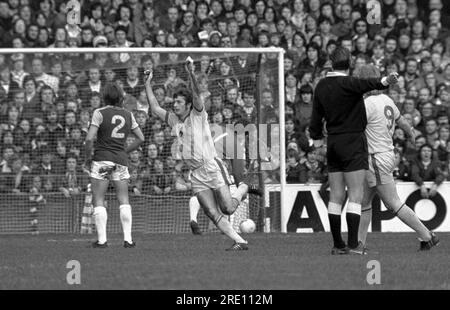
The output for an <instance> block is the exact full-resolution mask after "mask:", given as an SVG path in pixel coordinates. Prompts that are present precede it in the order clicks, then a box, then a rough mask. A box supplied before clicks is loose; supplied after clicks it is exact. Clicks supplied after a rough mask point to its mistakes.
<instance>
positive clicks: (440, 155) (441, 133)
mask: <svg viewBox="0 0 450 310" xmlns="http://www.w3.org/2000/svg"><path fill="white" fill-rule="evenodd" d="M449 128H450V127H449V125H448V124H447V125H442V126H441V127H439V129H438V139H436V141H435V143H434V144H433V145H432V146H433V150H435V151H436V154H437V159H438V160H439V161H440V162H441V163H445V162H447V161H448V160H449V159H450V157H449V153H450V131H449Z"/></svg>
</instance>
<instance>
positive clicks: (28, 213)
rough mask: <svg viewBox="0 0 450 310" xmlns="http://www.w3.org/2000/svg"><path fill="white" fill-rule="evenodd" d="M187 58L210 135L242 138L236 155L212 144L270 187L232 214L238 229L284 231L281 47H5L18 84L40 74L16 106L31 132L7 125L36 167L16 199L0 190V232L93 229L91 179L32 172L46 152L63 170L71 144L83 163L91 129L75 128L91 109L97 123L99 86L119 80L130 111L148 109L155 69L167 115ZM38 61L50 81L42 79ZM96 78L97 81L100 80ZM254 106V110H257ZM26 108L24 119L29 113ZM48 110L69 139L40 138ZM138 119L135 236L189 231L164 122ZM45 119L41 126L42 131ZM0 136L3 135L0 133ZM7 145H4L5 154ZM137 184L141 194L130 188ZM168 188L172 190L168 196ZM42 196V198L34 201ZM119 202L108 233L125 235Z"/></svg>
mask: <svg viewBox="0 0 450 310" xmlns="http://www.w3.org/2000/svg"><path fill="white" fill-rule="evenodd" d="M187 56H190V57H192V58H193V59H194V63H195V73H196V76H197V79H198V81H199V84H200V87H201V88H202V89H201V91H202V94H203V95H204V96H205V98H207V112H208V116H209V122H210V125H211V126H212V128H213V127H214V128H215V129H217V130H216V132H214V133H213V135H215V136H216V137H217V136H218V135H219V132H220V130H219V129H218V128H219V127H221V128H224V127H225V128H228V127H226V125H228V126H234V127H229V128H234V131H235V132H237V136H238V139H239V138H241V139H242V141H244V144H243V145H244V148H243V149H242V150H239V149H236V150H234V149H233V148H232V149H231V153H232V155H230V154H231V153H230V149H229V148H228V147H229V145H231V142H230V140H229V139H230V135H228V136H226V137H225V139H224V142H223V143H221V144H220V143H219V144H220V147H219V146H217V145H216V149H218V151H219V152H218V154H219V153H220V150H219V148H222V149H223V150H225V152H224V153H225V154H228V155H225V157H224V158H225V159H229V157H230V156H240V157H239V159H244V161H245V171H246V173H248V174H250V175H252V180H253V182H257V183H259V185H260V187H262V188H263V189H264V195H263V197H262V198H261V199H256V198H255V197H249V198H248V201H246V203H244V204H243V205H244V206H247V207H244V208H242V210H240V212H241V213H240V214H237V215H236V216H235V218H236V219H239V220H236V221H235V223H234V227H238V224H239V222H238V221H241V220H242V219H243V218H246V217H247V216H248V217H250V218H252V219H253V220H254V221H255V223H257V230H258V231H260V232H263V231H264V232H272V231H282V230H283V232H285V231H284V229H282V227H284V226H285V225H281V223H285V222H286V221H287V219H285V218H283V216H284V215H283V214H284V212H281V208H283V203H282V202H283V201H284V197H285V195H286V193H285V184H286V163H285V158H286V156H285V153H286V151H285V134H284V123H285V121H284V113H285V112H284V50H283V49H282V48H54V49H50V48H33V49H10V48H7V49H0V64H1V63H2V62H3V63H4V64H5V65H6V66H7V67H8V68H9V69H10V71H11V73H12V75H11V76H12V78H13V79H15V80H17V82H18V83H19V84H20V82H22V83H23V80H24V78H23V74H20V73H18V70H20V69H21V67H23V70H24V71H25V72H28V73H32V72H33V71H34V72H33V74H34V75H36V78H35V79H36V82H37V84H36V87H37V92H36V96H35V97H34V98H33V99H32V101H30V102H29V103H25V104H24V107H19V110H20V111H21V112H19V114H20V118H21V119H27V120H28V122H29V124H30V126H31V131H32V132H33V134H28V133H27V132H25V131H26V130H24V129H22V127H21V124H19V123H17V124H14V125H13V126H12V127H14V128H12V127H11V128H12V129H11V131H12V132H13V133H14V138H16V137H22V136H27V137H29V139H28V140H27V141H26V142H24V141H22V140H20V138H17V139H16V140H17V141H16V140H14V142H13V143H14V144H16V145H14V147H15V149H14V152H16V153H17V154H18V155H19V157H20V158H21V159H22V161H23V163H24V166H27V167H29V168H30V169H31V168H33V169H31V173H30V174H25V175H24V176H22V178H23V180H22V181H21V184H20V193H19V194H17V193H15V194H14V193H13V192H12V189H10V188H5V189H2V195H1V196H0V233H28V232H33V233H38V232H74V233H78V232H91V230H92V222H91V221H90V220H89V218H88V217H89V208H90V206H89V202H90V198H89V196H90V193H89V191H88V177H87V175H86V174H84V175H82V174H77V176H78V177H77V178H76V181H74V180H72V179H71V181H70V182H72V183H73V184H72V185H71V183H70V182H69V180H68V179H67V178H68V174H67V173H66V170H65V169H63V168H60V169H59V170H58V171H57V170H55V171H53V172H51V174H50V175H43V174H41V175H39V173H37V172H36V171H40V170H39V168H38V166H39V164H40V162H41V161H42V160H43V157H45V155H44V153H48V151H47V152H45V151H44V150H47V149H50V152H51V153H52V154H53V155H52V156H51V157H53V161H52V164H53V165H54V166H55V163H57V162H58V164H59V165H60V166H61V165H63V167H65V163H61V160H62V159H61V158H62V157H61V158H59V156H60V155H59V153H58V152H60V151H61V149H62V148H63V146H65V147H66V156H67V155H68V154H69V153H70V154H71V155H75V157H78V160H79V162H78V164H81V163H82V158H80V157H82V154H83V150H80V146H79V144H77V143H78V140H77V137H78V136H77V134H76V131H77V130H76V129H74V128H76V127H77V128H81V131H83V130H85V129H86V128H85V127H86V125H85V123H83V122H82V123H81V125H77V124H78V122H79V121H80V120H82V121H83V120H85V119H86V118H87V116H86V115H87V113H88V112H89V113H90V114H89V117H91V116H92V110H93V109H94V108H96V107H97V106H98V103H99V102H98V98H101V96H99V94H98V93H99V92H100V93H101V89H102V85H104V84H105V82H109V81H111V82H119V83H121V84H122V87H123V89H124V91H125V93H126V96H125V100H124V105H125V106H126V107H127V108H128V109H130V110H133V111H136V110H140V111H146V110H147V109H148V107H147V106H146V105H145V97H144V93H143V92H142V91H143V76H144V74H143V71H144V69H148V67H149V66H150V67H153V70H154V85H153V87H154V91H155V94H156V96H157V98H158V100H160V104H161V105H163V107H164V108H166V109H170V108H171V104H172V103H171V95H172V94H173V92H174V90H175V89H176V88H177V87H182V86H183V85H184V84H185V83H186V81H187V79H186V77H185V72H184V63H185V60H186V57H187ZM36 59H40V60H41V61H39V60H36ZM41 64H42V65H43V71H44V72H45V74H44V75H41V74H40V70H41V69H40V65H41ZM49 75H50V77H49ZM53 75H57V78H56V79H55V78H53V77H52V76H53ZM136 76H137V80H135V78H136ZM98 79H100V81H101V82H100V84H98V83H97V80H98ZM44 84H45V85H44ZM99 85H100V87H99ZM22 86H23V85H20V87H22ZM27 87H31V86H29V85H27V86H26V87H24V89H25V97H26V98H27V97H30V96H31V95H30V94H29V93H28V91H29V88H27ZM16 92H21V91H18V90H12V91H11V93H10V94H8V96H7V98H4V100H3V102H2V105H3V106H5V107H7V108H8V109H7V110H8V111H9V110H14V108H10V107H11V106H17V105H20V103H17V102H16V101H15V99H14V94H15V93H16ZM220 101H222V105H220ZM252 101H254V108H252V107H251V106H252V104H251V103H252ZM31 105H33V106H31ZM69 110H76V111H75V117H76V124H69V123H70V122H71V120H70V118H71V117H70V116H67V114H68V111H69ZM230 110H231V114H232V116H231V117H230ZM24 111H27V113H25V114H24ZM30 111H34V112H30ZM51 111H56V112H57V115H58V122H60V123H62V124H61V125H63V126H65V128H64V132H63V133H62V134H61V135H60V136H58V135H54V134H52V135H48V134H47V136H45V134H41V133H38V134H35V133H36V132H39V131H40V130H42V129H43V127H45V122H46V121H47V116H48V114H49V113H50V112H51ZM6 114H8V113H6ZM69 114H70V113H69ZM148 114H150V111H149V112H148ZM142 115H143V113H142V112H137V114H135V116H137V118H140V119H141V121H142V122H146V125H145V131H144V133H145V135H146V136H145V138H146V142H145V144H144V147H143V149H142V154H140V156H141V164H140V165H138V163H135V162H133V163H130V172H131V174H132V176H134V177H135V178H133V182H134V183H132V186H130V188H133V189H132V191H133V192H132V193H131V192H130V200H131V204H132V207H133V230H134V231H137V232H146V233H147V232H149V233H152V232H166V233H167V232H169V233H180V232H188V231H189V209H188V202H189V198H190V197H191V194H190V193H189V191H182V190H175V180H176V178H177V177H178V178H182V177H183V175H182V174H183V173H182V172H178V173H176V172H174V170H175V169H174V168H173V167H172V166H173V165H174V164H175V165H176V166H177V168H179V165H178V164H177V163H176V162H175V163H174V161H173V160H171V157H172V154H170V152H169V150H170V143H171V140H170V130H169V129H166V126H165V124H164V122H162V126H161V124H160V122H158V121H155V119H154V117H152V116H151V115H149V118H148V119H147V120H142V118H144V119H145V118H146V117H145V115H144V116H142ZM8 117H12V118H14V117H13V116H8V115H3V116H2V118H1V119H0V124H2V126H1V127H0V131H3V132H5V131H8V122H14V121H10V120H8ZM42 122H43V123H44V125H43V126H42V125H40V123H42ZM65 122H68V123H67V124H64V123H65ZM221 122H222V123H221ZM83 126H84V127H83ZM25 127H26V126H25ZM213 131H214V130H213ZM0 134H1V136H3V133H1V132H0ZM240 135H241V136H240ZM49 136H50V137H52V138H48V137H49ZM46 137H47V138H46ZM54 137H57V141H54V140H55V139H56V138H54ZM213 138H214V137H213ZM46 139H47V141H46ZM49 139H50V140H49ZM51 139H53V140H51ZM161 139H162V140H163V141H162V142H161ZM19 140H20V141H19ZM2 143H3V141H2ZM21 143H22V144H23V145H22V144H21ZM17 144H20V145H17ZM45 145H46V146H45ZM233 145H234V143H233ZM6 148H7V146H5V145H2V147H1V150H2V156H3V154H4V152H5V149H6ZM155 148H156V153H157V156H156V157H155V155H154V154H155ZM227 148H228V149H227ZM80 151H81V152H80ZM61 152H62V151H61ZM72 153H73V154H72ZM136 156H137V155H136ZM219 157H221V154H219ZM14 158H15V157H14ZM2 159H4V158H2ZM6 162H8V160H6ZM155 162H157V164H156V165H155ZM159 162H162V164H163V166H164V170H163V171H162V172H161V171H159V170H158V171H157V170H154V169H158V167H160V165H159V164H158V163H159ZM177 171H178V170H177ZM133 174H134V175H133ZM37 176H39V178H38V177H37ZM39 182H40V184H39ZM74 182H75V183H74ZM135 185H137V186H136V188H137V189H138V191H139V192H135V191H134V186H135ZM70 186H72V187H74V188H78V187H79V192H77V190H74V189H73V188H70V190H69V194H67V193H66V195H64V193H63V192H64V189H61V188H62V187H63V188H65V187H70ZM154 186H157V187H163V188H160V190H162V191H163V193H161V192H159V190H157V189H155V188H154ZM167 187H170V189H169V190H167V192H166V193H164V190H165V188H167ZM39 195H41V196H42V197H41V198H40V199H36V198H35V197H40V196H39ZM114 195H115V194H114V192H113V191H112V192H110V193H108V195H107V196H108V197H107V200H108V206H109V208H108V215H109V221H108V231H110V232H119V231H120V221H119V212H118V206H117V201H116V199H115V196H114ZM37 200H39V201H37ZM199 224H200V225H201V227H202V229H203V230H205V229H207V226H208V221H207V219H206V217H205V216H204V215H203V213H202V212H200V213H199Z"/></svg>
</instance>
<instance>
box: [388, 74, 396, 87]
mask: <svg viewBox="0 0 450 310" xmlns="http://www.w3.org/2000/svg"><path fill="white" fill-rule="evenodd" d="M386 82H387V83H388V84H389V85H395V84H397V83H398V73H397V72H392V73H389V75H388V76H387V78H386Z"/></svg>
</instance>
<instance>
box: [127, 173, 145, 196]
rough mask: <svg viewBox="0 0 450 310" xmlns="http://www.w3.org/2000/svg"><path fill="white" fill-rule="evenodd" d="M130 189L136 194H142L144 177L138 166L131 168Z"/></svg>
mask: <svg viewBox="0 0 450 310" xmlns="http://www.w3.org/2000/svg"><path fill="white" fill-rule="evenodd" d="M128 191H129V192H130V193H133V194H135V195H140V194H141V192H142V178H141V175H140V174H139V170H138V169H136V168H132V169H130V180H129V185H128Z"/></svg>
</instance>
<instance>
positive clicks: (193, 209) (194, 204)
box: [189, 196, 200, 222]
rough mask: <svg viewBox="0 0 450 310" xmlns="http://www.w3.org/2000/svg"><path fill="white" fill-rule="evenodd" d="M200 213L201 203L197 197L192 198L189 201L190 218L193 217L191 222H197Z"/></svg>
mask: <svg viewBox="0 0 450 310" xmlns="http://www.w3.org/2000/svg"><path fill="white" fill-rule="evenodd" d="M198 211H200V203H199V202H198V199H197V197H195V196H194V197H191V199H190V200H189V216H190V217H191V221H195V222H197V215H198Z"/></svg>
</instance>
